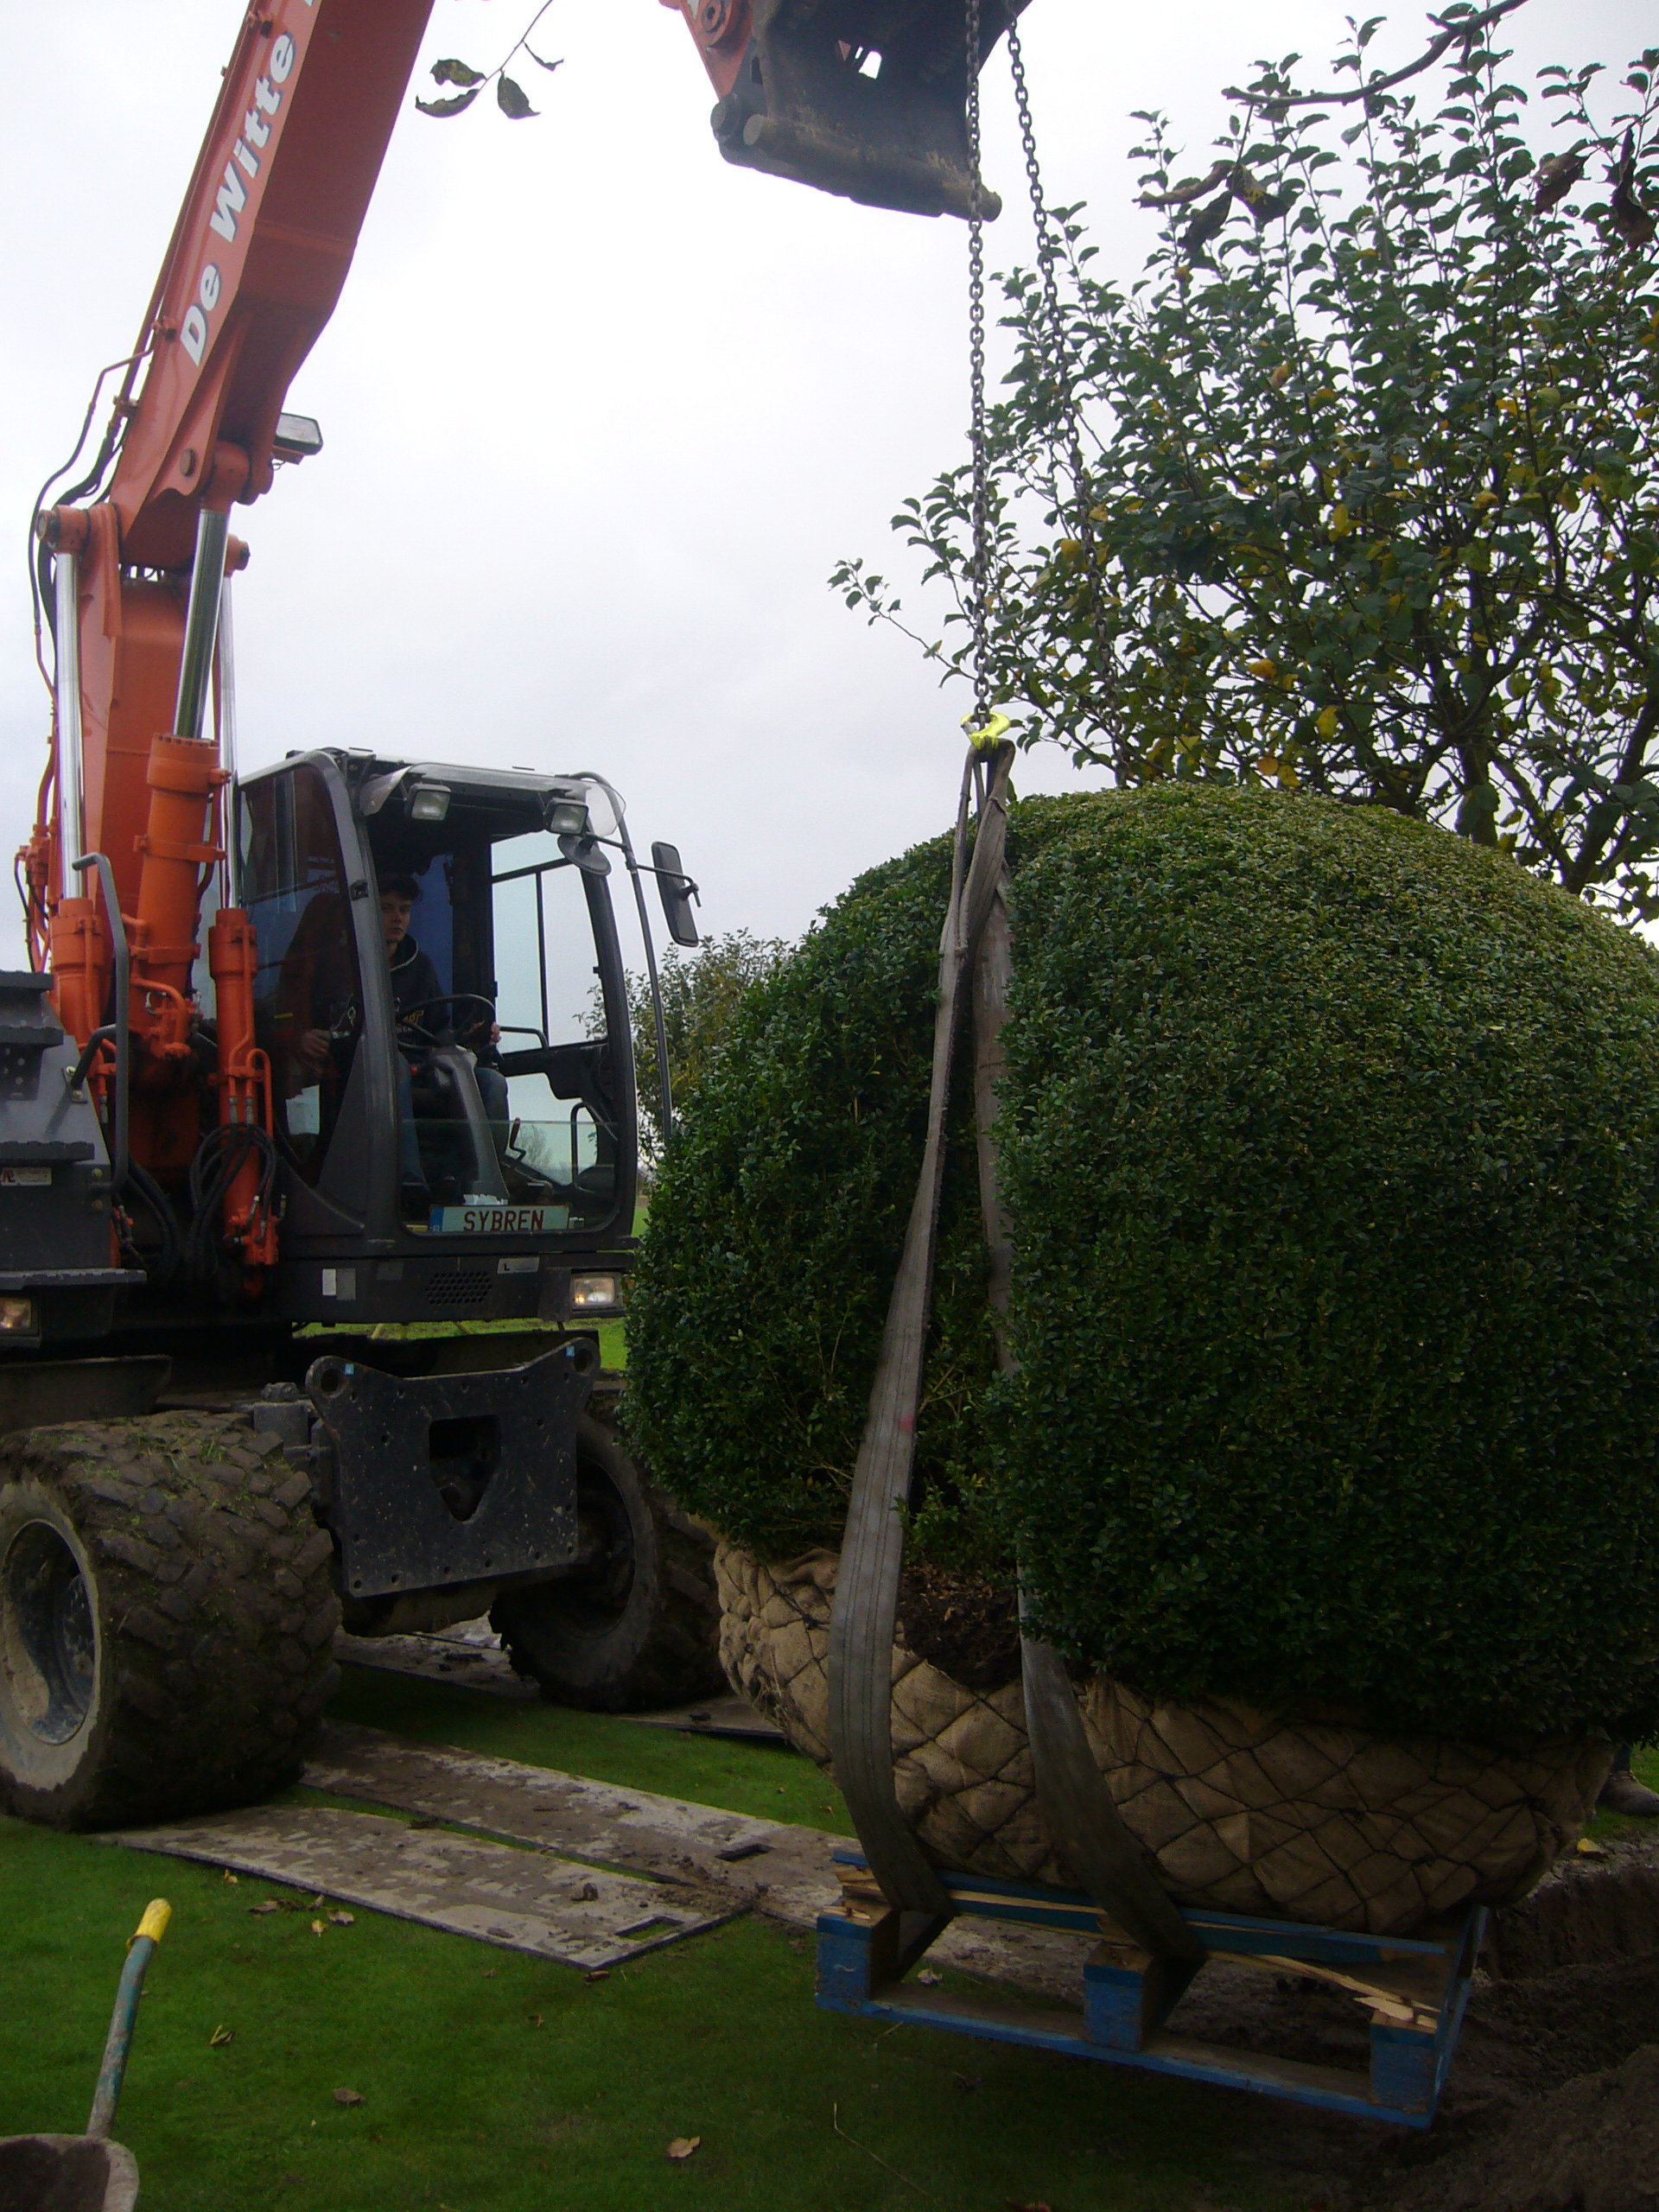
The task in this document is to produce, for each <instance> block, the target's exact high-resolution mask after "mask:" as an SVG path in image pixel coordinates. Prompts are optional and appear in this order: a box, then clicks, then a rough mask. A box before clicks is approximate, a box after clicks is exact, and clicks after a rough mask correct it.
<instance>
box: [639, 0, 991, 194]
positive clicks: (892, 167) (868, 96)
mask: <svg viewBox="0 0 1659 2212" xmlns="http://www.w3.org/2000/svg"><path fill="white" fill-rule="evenodd" d="M670 4H672V0H670ZM1025 4H1026V0H982V9H981V18H980V39H981V51H982V54H989V53H990V50H991V48H992V47H993V46H995V43H996V41H997V40H998V39H999V38H1001V35H1002V34H1003V33H1004V32H1005V31H1006V30H1007V27H1008V24H1009V22H1010V21H1011V20H1012V19H1013V17H1014V16H1017V15H1018V14H1019V13H1020V10H1021V9H1022V8H1023V7H1024V6H1025ZM686 6H687V13H688V14H689V15H690V19H691V22H692V25H693V28H694V29H695V30H696V34H697V36H698V39H699V41H700V42H701V43H702V47H703V49H704V52H705V54H707V55H708V58H709V63H710V66H711V68H712V69H713V70H714V72H715V81H716V83H717V84H725V85H728V86H729V89H728V90H727V91H726V93H725V97H724V99H721V102H720V104H719V105H718V106H717V107H716V108H715V111H714V115H713V117H712V118H711V120H712V122H713V124H714V131H715V138H716V139H717V140H718V141H719V143H720V150H721V153H722V154H723V155H724V156H726V159H727V160H728V162H737V163H739V164H740V165H741V166H742V167H743V168H753V169H764V170H766V172H767V173H768V174H769V175H772V176H785V177H792V178H793V179H795V181H797V182H798V183H801V184H810V185H816V186H817V188H818V189H819V190H820V191H823V192H836V193H840V194H842V195H843V196H844V197H845V198H847V199H849V200H862V201H864V202H865V203H866V204H867V205H868V206H870V207H894V208H899V209H900V210H902V211H904V212H905V213H909V214H913V215H960V216H963V217H964V218H965V217H967V216H969V215H970V214H972V213H973V212H974V206H973V196H974V186H973V168H972V162H971V161H970V158H969V149H968V121H967V104H968V65H967V8H966V0H686ZM979 212H980V213H982V215H984V216H985V217H987V218H990V217H994V216H995V215H996V214H998V213H1000V212H1001V200H999V199H998V198H997V196H996V194H995V193H994V192H982V195H981V202H980V210H979Z"/></svg>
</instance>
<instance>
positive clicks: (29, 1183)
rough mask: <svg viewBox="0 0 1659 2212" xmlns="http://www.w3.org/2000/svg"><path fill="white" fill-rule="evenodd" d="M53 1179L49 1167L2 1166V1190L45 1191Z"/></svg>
mask: <svg viewBox="0 0 1659 2212" xmlns="http://www.w3.org/2000/svg"><path fill="white" fill-rule="evenodd" d="M51 1180H52V1170H51V1169H50V1168H49V1167H0V1191H43V1190H45V1189H46V1188H47V1187H48V1185H49V1184H50V1182H51Z"/></svg>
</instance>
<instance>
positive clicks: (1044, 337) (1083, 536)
mask: <svg viewBox="0 0 1659 2212" xmlns="http://www.w3.org/2000/svg"><path fill="white" fill-rule="evenodd" d="M981 8H982V0H967V19H968V148H969V171H970V174H971V175H972V178H973V187H974V193H975V210H976V212H975V213H974V215H973V216H972V217H971V218H970V219H969V226H968V333H969V337H968V360H969V392H970V403H971V407H970V416H969V447H970V450H971V453H972V456H973V499H972V506H971V510H970V521H971V526H972V531H973V564H972V568H971V569H970V571H969V573H970V576H971V580H972V593H971V598H970V601H969V620H970V622H971V626H972V630H973V641H974V671H973V683H974V713H973V717H972V727H974V728H976V729H979V728H984V727H985V726H986V724H987V722H988V719H989V716H990V715H991V711H992V708H991V696H990V695H991V661H990V629H991V594H992V588H993V587H992V548H991V529H990V460H989V452H988V445H989V440H988V432H987V427H986V413H985V226H984V222H983V219H982V217H981V216H980V215H979V213H978V212H977V211H978V206H979V200H978V195H979V193H980V190H981V181H980V147H981V120H980V95H979V71H980V64H981V60H982V29H981ZM1007 43H1008V67H1009V71H1010V73H1011V74H1012V76H1013V79H1014V107H1015V111H1016V112H1017V114H1018V116H1019V120H1020V146H1021V148H1022V149H1023V152H1024V155H1025V163H1026V181H1027V185H1028V186H1029V188H1030V192H1031V215H1032V224H1033V229H1034V230H1035V232H1036V238H1037V267H1038V273H1039V277H1040V279H1041V283H1042V302H1043V304H1042V314H1041V316H1040V318H1039V321H1038V325H1037V329H1036V337H1037V353H1038V358H1039V366H1040V368H1041V370H1042V372H1043V373H1044V375H1045V378H1046V381H1047V382H1048V383H1049V384H1050V385H1052V389H1053V393H1054V398H1055V403H1056V404H1055V413H1056V415H1057V416H1058V420H1059V421H1060V422H1061V423H1063V425H1064V431H1065V447H1066V456H1065V457H1066V464H1067V467H1068V468H1069V469H1070V472H1071V484H1072V493H1073V498H1074V499H1075V502H1076V513H1075V521H1074V525H1073V534H1074V535H1075V537H1076V538H1077V546H1078V552H1079V557H1080V558H1081V560H1082V562H1083V567H1084V580H1085V583H1086V586H1087V589H1088V593H1089V613H1090V629H1091V631H1092V632H1093V633H1094V640H1095V646H1096V655H1097V657H1098V661H1099V669H1098V681H1099V682H1100V683H1101V684H1102V685H1103V686H1104V685H1105V684H1106V683H1108V681H1109V669H1110V658H1109V649H1108V643H1107V635H1106V624H1105V619H1104V617H1105V610H1104V607H1103V603H1102V599H1101V583H1100V567H1099V562H1098V559H1097V556H1096V541H1095V524H1094V518H1093V512H1092V508H1093V500H1092V498H1091V495H1090V482H1089V471H1088V469H1087V467H1086V466H1085V464H1084V452H1083V417H1082V410H1081V409H1080V408H1079V406H1078V404H1077V389H1076V385H1075V384H1074V382H1073V380H1072V376H1071V361H1070V347H1069V345H1068V341H1067V337H1066V329H1065V314H1064V311H1063V310H1062V308H1061V306H1060V288H1059V274H1058V270H1059V260H1060V255H1061V252H1062V250H1063V241H1062V240H1061V239H1060V238H1058V237H1057V235H1056V226H1055V222H1054V218H1053V217H1052V214H1051V213H1049V209H1048V204H1047V202H1046V200H1045V199H1044V197H1043V178H1042V170H1041V168H1040V166H1039V162H1038V158H1037V133H1036V130H1035V127H1034V125H1033V122H1032V118H1031V93H1030V90H1029V88H1028V86H1027V82H1026V61H1025V55H1024V54H1023V52H1022V51H1021V48H1020V27H1019V22H1018V19H1017V17H1016V16H1014V14H1013V13H1012V12H1011V13H1010V15H1009V17H1008V28H1007ZM1056 504H1057V505H1058V506H1059V507H1060V510H1061V512H1062V514H1064V512H1065V507H1064V503H1062V502H1059V501H1057V502H1056Z"/></svg>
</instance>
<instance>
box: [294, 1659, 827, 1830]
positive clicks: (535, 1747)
mask: <svg viewBox="0 0 1659 2212" xmlns="http://www.w3.org/2000/svg"><path fill="white" fill-rule="evenodd" d="M343 1674H344V1680H343V1681H342V1684H341V1686H340V1689H339V1690H338V1691H336V1693H335V1695H334V1703H333V1705H332V1706H330V1707H329V1711H330V1713H332V1714H333V1715H334V1717H335V1718H336V1719H341V1720H358V1721H361V1722H362V1723H363V1724H364V1725H365V1726H367V1727H371V1728H390V1729H392V1730H394V1731H395V1732H397V1734H398V1735H400V1736H416V1737H419V1738H421V1739H422V1740H423V1741H424V1742H426V1743H432V1744H454V1745H459V1746H460V1748H461V1750H463V1751H484V1752H487V1753H488V1754H489V1755H490V1757H491V1758H502V1759H523V1760H524V1762H525V1763H526V1764H528V1765H531V1766H550V1767H556V1768H557V1769H558V1770H559V1771H560V1772H561V1773H563V1774H585V1775H588V1777H591V1778H592V1779H593V1780H594V1781H595V1782H614V1783H620V1785H621V1786H622V1787H623V1788H624V1789H654V1790H657V1791H658V1793H659V1794H660V1795H661V1796H664V1797H684V1798H687V1799H689V1800H690V1802H691V1803H692V1804H694V1805H721V1806H724V1807H725V1808H727V1809H728V1811H730V1812H734V1813H747V1814H750V1815H753V1816H755V1817H756V1818H759V1819H761V1820H768V1821H795V1822H798V1824H799V1825H800V1826H801V1827H809V1828H831V1829H833V1830H835V1832H836V1834H840V1835H850V1834H852V1832H853V1825H852V1822H851V1821H850V1820H849V1818H848V1816H847V1808H846V1806H845V1805H844V1804H843V1803H842V1796H841V1792H840V1791H839V1790H838V1789H836V1785H835V1784H834V1783H833V1782H831V1781H829V1779H828V1777H826V1776H824V1775H821V1774H820V1773H819V1772H818V1770H817V1768H816V1767H815V1766H814V1765H813V1764H812V1762H811V1761H810V1759H804V1758H801V1757H800V1756H799V1755H798V1753H797V1752H794V1751H785V1750H784V1749H783V1748H782V1747H781V1746H779V1747H778V1748H777V1749H773V1748H772V1747H771V1746H770V1745H765V1744H742V1743H734V1742H730V1741H727V1740H724V1739H722V1738H720V1737H717V1736H682V1735H677V1734H676V1733H675V1732H674V1731H673V1730H672V1729H669V1728H648V1727H645V1726H642V1725H641V1723H640V1722H639V1721H637V1720H625V1719H621V1718H620V1717H619V1716H618V1715H617V1714H615V1713H575V1712H572V1711H571V1710H570V1709H569V1707H566V1706H561V1705H519V1704H515V1703H513V1702H512V1701H510V1700H507V1699H506V1698H498V1697H490V1696H488V1695H486V1694H484V1693H483V1692H481V1691H479V1690H463V1689H452V1688H449V1687H448V1685H447V1684H445V1683H442V1682H424V1681H416V1679H415V1678H414V1677H413V1676H412V1675H389V1674H385V1673H383V1672H382V1671H381V1670H380V1669H378V1668H372V1667H347V1668H346V1669H343Z"/></svg>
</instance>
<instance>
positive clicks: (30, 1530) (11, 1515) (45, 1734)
mask: <svg viewBox="0 0 1659 2212" xmlns="http://www.w3.org/2000/svg"><path fill="white" fill-rule="evenodd" d="M276 1447H277V1440H276V1439H275V1438H274V1437H266V1436H263V1435H256V1434H255V1433H254V1431H253V1429H252V1427H251V1425H250V1423H249V1421H247V1420H246V1418H245V1416H243V1415H240V1414H197V1413H168V1414H149V1415H148V1416H146V1417H144V1418H143V1419H140V1420H130V1421H86V1422H76V1423H71V1424H69V1425H67V1426H66V1427H54V1428H36V1429H29V1430H24V1431H22V1432H21V1433H17V1434H14V1435H10V1436H7V1437H5V1438H3V1439H0V1802H3V1803H4V1804H5V1805H6V1806H7V1808H9V1809H10V1811H12V1812H13V1813H16V1814H18V1815H21V1816H22V1818H24V1819H26V1820H31V1821H44V1822H47V1823H48V1824H49V1825H50V1826H53V1827H75V1828H93V1827H112V1826H118V1825H121V1824H124V1823H126V1822H130V1821H155V1820H163V1819H173V1818H177V1817H180V1816H182V1815H190V1814H196V1813H202V1812H207V1811H211V1810H214V1809H217V1808H221V1807H225V1806H229V1805H240V1804H245V1803H247V1802H250V1801H251V1800H252V1799H254V1798H257V1797H259V1796H264V1794H265V1793H266V1792H267V1791H269V1790H270V1789H274V1788H276V1787H277V1786H278V1785H279V1784H281V1783H285V1782H289V1781H291V1780H292V1779H293V1778H294V1777H295V1776H296V1774H297V1773H298V1771H299V1770H300V1766H301V1764H302V1760H303V1759H304V1758H305V1755H306V1753H307V1751H308V1749H309V1747H310V1745H311V1743H312V1741H313V1739H314V1738H315V1734H316V1732H317V1728H318V1725H319V1723H320V1721H321V1714H322V1708H323V1706H324V1704H325V1703H326V1702H327V1698H328V1696H329V1694H330V1693H331V1691H332V1690H333V1688H334V1684H335V1683H336V1681H338V1680H339V1674H338V1670H337V1669H336V1668H335V1666H334V1630H335V1628H336V1627H337V1625H338V1624H339V1620H340V1605H339V1600H338V1599H337V1598H336V1596H335V1594H334V1581H333V1573H332V1570H333V1564H334V1561H333V1545H332V1543H331V1541H330V1539H329V1538H328V1536H327V1534H326V1533H325V1532H324V1531H323V1530H322V1529H319V1528H318V1527H317V1525H316V1522H315V1520H314V1519H313V1517H312V1514H311V1510H310V1505H309V1503H308V1494H309V1488H310V1485H309V1483H308V1478H306V1477H305V1476H303V1475H300V1474H296V1473H295V1472H294V1471H292V1470H291V1469H290V1468H289V1465H287V1463H286V1462H285V1461H284V1459H283V1456H282V1453H281V1452H280V1450H278V1449H277V1448H276Z"/></svg>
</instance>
